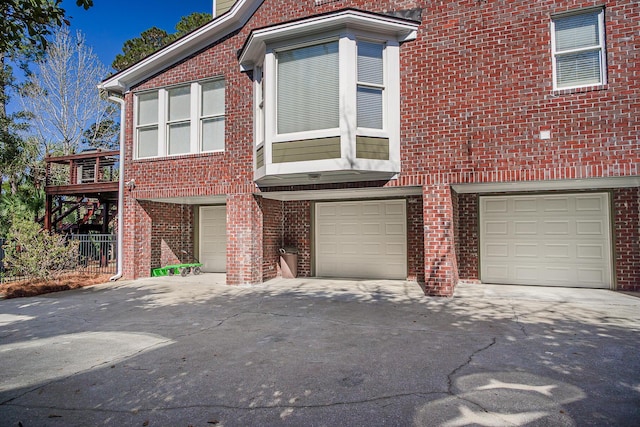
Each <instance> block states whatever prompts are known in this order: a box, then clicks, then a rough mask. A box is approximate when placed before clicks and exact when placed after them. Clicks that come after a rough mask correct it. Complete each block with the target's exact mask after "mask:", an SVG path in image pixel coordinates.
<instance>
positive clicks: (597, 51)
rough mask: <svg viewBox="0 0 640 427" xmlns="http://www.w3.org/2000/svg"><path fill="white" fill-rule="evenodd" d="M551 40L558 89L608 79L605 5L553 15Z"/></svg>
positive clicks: (597, 83) (592, 83)
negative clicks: (583, 10)
mask: <svg viewBox="0 0 640 427" xmlns="http://www.w3.org/2000/svg"><path fill="white" fill-rule="evenodd" d="M552 41H553V60H554V70H553V71H554V87H555V88H556V89H571V88H578V87H585V86H594V85H602V84H605V83H606V75H605V64H606V61H605V46H604V10H603V9H597V10H589V11H586V12H583V13H576V14H570V15H562V16H557V17H554V18H553V20H552Z"/></svg>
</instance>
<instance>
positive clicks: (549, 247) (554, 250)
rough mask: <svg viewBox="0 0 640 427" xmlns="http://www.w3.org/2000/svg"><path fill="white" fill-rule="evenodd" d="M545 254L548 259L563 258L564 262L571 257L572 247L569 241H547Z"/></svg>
mask: <svg viewBox="0 0 640 427" xmlns="http://www.w3.org/2000/svg"><path fill="white" fill-rule="evenodd" d="M544 249H545V250H544V254H543V256H544V257H545V258H547V259H549V258H553V259H557V258H561V259H562V261H563V262H565V261H566V260H567V259H569V258H571V254H570V252H571V247H570V245H569V244H568V243H545V245H544Z"/></svg>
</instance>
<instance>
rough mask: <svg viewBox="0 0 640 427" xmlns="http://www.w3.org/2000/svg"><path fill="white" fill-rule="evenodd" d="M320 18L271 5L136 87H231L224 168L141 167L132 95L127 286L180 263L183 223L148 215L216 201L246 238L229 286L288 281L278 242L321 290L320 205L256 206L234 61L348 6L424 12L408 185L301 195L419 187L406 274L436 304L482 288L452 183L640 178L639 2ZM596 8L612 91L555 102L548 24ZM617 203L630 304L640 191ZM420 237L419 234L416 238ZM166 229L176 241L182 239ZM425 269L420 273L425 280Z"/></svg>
mask: <svg viewBox="0 0 640 427" xmlns="http://www.w3.org/2000/svg"><path fill="white" fill-rule="evenodd" d="M320 3H321V4H317V3H316V1H315V0H303V1H298V0H278V1H276V0H266V1H265V2H264V3H263V5H262V6H261V7H260V8H259V9H258V10H257V11H256V12H255V14H254V15H253V16H252V17H251V18H250V20H249V22H248V23H247V25H246V26H245V27H244V28H242V29H240V30H239V31H238V32H237V33H235V34H232V35H230V36H229V37H227V38H225V39H223V40H220V41H218V42H216V43H215V44H213V45H212V46H210V47H209V48H206V49H204V50H202V51H200V52H198V53H196V54H194V55H192V56H191V57H189V58H186V59H185V60H183V61H181V62H180V63H178V64H176V65H174V66H171V67H170V68H168V69H167V70H164V71H162V72H159V73H158V74H156V75H155V76H153V77H151V78H149V79H148V80H146V81H144V82H142V83H141V84H139V85H137V86H136V87H134V88H133V91H140V90H145V89H153V88H159V87H163V86H166V85H170V84H178V83H183V82H190V81H195V80H202V79H207V78H213V77H224V79H225V82H226V105H227V108H226V122H225V127H226V148H225V151H224V152H222V153H213V154H211V153H210V154H202V155H185V156H177V157H172V158H169V159H147V160H138V161H134V160H133V157H132V152H133V130H134V127H133V94H132V93H128V94H127V95H126V97H125V99H126V102H127V109H126V123H125V127H126V140H125V144H126V146H125V158H124V161H125V165H126V173H125V180H127V181H128V180H131V179H134V180H135V182H136V187H135V188H134V189H132V190H131V191H126V192H125V195H124V196H125V204H126V212H125V257H127V258H126V260H125V277H139V276H144V275H145V274H147V275H148V269H149V268H150V266H151V265H152V264H154V263H156V262H161V261H163V260H164V259H165V258H164V257H167V258H166V259H169V258H170V255H169V254H171V253H172V251H173V247H172V244H171V243H168V241H167V242H165V246H163V243H162V242H163V240H162V238H160V237H158V236H159V235H160V234H162V233H164V231H163V232H162V233H161V232H160V231H159V230H160V229H162V230H164V228H163V227H165V228H166V227H169V228H170V226H169V225H168V224H169V222H171V221H170V220H171V218H173V219H174V220H175V219H176V218H177V216H176V215H177V214H176V212H175V211H167V212H166V214H167V215H168V217H167V218H164V219H163V218H160V217H159V216H158V215H164V213H163V212H165V211H164V210H162V209H161V210H159V211H156V210H155V209H156V208H153V209H151V210H150V211H149V209H150V205H148V204H146V203H145V202H142V201H141V202H140V203H138V202H136V200H143V199H160V198H171V197H192V196H217V195H227V203H228V213H227V219H228V225H227V227H228V228H227V229H228V233H229V234H228V235H229V236H233V239H230V242H229V251H228V260H227V262H228V266H229V268H228V270H229V271H228V272H227V277H228V282H229V283H230V284H238V283H249V282H260V281H262V280H265V279H267V278H270V277H273V275H274V269H275V270H276V273H275V274H277V261H276V265H274V257H275V253H274V250H276V249H277V248H276V246H279V245H276V243H277V233H278V232H282V233H283V234H284V239H285V244H291V245H295V246H297V247H298V248H299V249H300V250H301V253H300V261H299V265H298V268H299V274H300V275H303V276H308V275H311V273H312V271H311V237H310V236H311V203H310V202H282V203H281V202H274V201H265V200H262V201H260V200H259V199H260V197H259V196H254V195H253V194H254V193H260V191H262V190H261V189H258V188H256V186H255V184H254V182H253V170H252V169H253V167H252V165H253V158H252V156H253V135H252V129H253V108H252V99H253V98H252V83H251V78H250V74H247V73H242V72H240V69H239V65H238V60H237V52H238V50H239V49H241V48H242V46H243V44H244V42H245V41H246V39H247V37H248V36H249V34H250V31H251V30H252V29H256V28H264V27H267V26H269V25H274V24H279V23H282V22H286V21H289V20H295V19H300V18H303V17H306V16H310V15H315V14H321V13H326V12H329V11H333V10H339V9H343V8H345V7H352V8H356V9H361V10H367V11H371V12H378V13H386V12H393V11H402V10H409V9H420V10H421V16H422V20H421V25H420V28H419V31H418V36H417V39H416V40H414V41H410V42H407V43H403V44H402V46H401V47H400V63H401V68H402V69H401V73H400V75H401V83H402V84H401V128H400V136H401V165H402V172H401V174H399V176H398V177H397V179H393V180H391V181H389V182H371V183H347V184H336V185H330V186H319V187H315V186H307V187H299V188H297V189H304V188H306V189H313V188H354V187H363V186H369V187H382V186H387V187H389V186H420V187H422V188H423V197H422V198H421V201H420V202H421V203H417V202H414V201H412V200H409V202H408V205H407V206H408V213H410V218H409V227H408V231H409V234H408V242H409V248H410V249H409V254H408V268H409V275H410V276H413V275H414V274H415V276H416V277H418V278H419V280H421V281H422V280H424V281H425V283H426V287H427V289H428V290H429V292H430V293H433V294H440V295H451V292H452V290H453V285H454V284H455V282H456V281H457V279H458V275H459V277H460V278H461V279H464V280H477V277H478V271H477V269H478V267H477V266H478V251H477V246H478V237H477V231H476V230H475V225H474V224H475V223H476V222H477V207H476V208H475V210H474V209H473V206H474V204H475V199H474V197H473V196H471V195H466V194H464V195H463V194H460V195H456V194H455V193H452V192H451V191H450V190H448V189H447V188H448V187H449V185H450V184H457V183H479V182H513V181H551V180H561V179H575V178H582V179H584V178H602V177H618V176H637V175H640V170H639V169H640V166H639V165H640V149H638V148H639V147H638V129H639V128H638V117H640V102H638V96H637V93H638V91H639V90H640V88H639V87H638V80H637V73H638V64H639V63H640V49H637V45H636V39H637V24H636V23H637V22H638V21H640V8H638V7H637V2H635V1H633V0H624V1H595V0H589V1H586V0H543V1H531V0H528V1H524V0H517V1H512V2H507V3H504V2H501V3H500V5H499V7H498V3H497V2H494V1H488V2H479V1H476V0H468V1H450V2H431V1H429V2H427V1H395V2H393V1H360V0H358V1H341V0H339V1H332V2H320ZM591 6H605V7H606V10H605V27H606V39H607V61H608V84H607V85H605V86H602V87H596V88H591V89H584V90H570V91H553V88H552V75H551V73H552V71H551V53H550V34H549V20H550V15H551V14H554V13H560V12H565V11H569V10H576V9H580V8H584V7H591ZM541 130H549V131H550V133H551V138H550V139H546V140H542V139H540V131H541ZM286 189H296V187H287V188H286ZM615 194H616V198H615V200H614V202H615V203H616V206H620V207H622V206H624V209H623V211H624V212H627V213H626V214H625V219H624V220H617V222H616V227H615V234H616V235H615V241H616V253H617V259H616V265H617V266H618V269H617V272H618V276H619V277H618V279H617V282H618V286H619V287H624V288H625V289H629V288H632V287H633V286H636V287H637V283H638V275H639V274H640V273H638V270H639V267H638V255H637V254H638V250H637V234H638V231H637V230H638V228H639V219H638V216H637V215H634V213H633V212H637V209H636V211H633V208H629V206H633V205H634V203H635V204H636V205H637V197H638V191H637V189H629V190H616V192H615ZM634 197H635V201H634V200H632V199H633V198H634ZM278 203H280V208H278V206H277V205H278ZM420 204H422V206H421V207H420ZM143 206H144V207H143ZM416 211H420V212H421V214H420V215H418V216H416V215H415V212H416ZM474 215H475V216H474ZM283 217H284V219H285V221H289V220H291V221H292V224H290V225H289V226H288V227H287V228H286V229H284V230H280V229H279V228H278V225H277V220H278V218H283ZM418 218H421V219H420V221H422V223H421V224H418V223H416V221H419V220H418ZM305 221H306V222H305ZM156 222H159V224H160V225H157V224H156ZM263 226H264V227H265V228H263ZM418 227H419V228H420V229H421V230H422V233H414V232H413V231H412V230H417V228H418ZM169 228H167V233H169V234H171V233H172V232H174V231H170V230H169ZM634 230H635V231H634ZM154 233H156V234H155V236H156V237H154ZM158 233H160V234H158ZM236 233H237V234H236ZM474 233H476V234H474ZM634 233H635V234H634ZM420 237H422V241H420ZM634 238H636V240H635V242H634V240H633V239H634ZM159 239H160V240H159ZM170 240H171V239H170ZM157 245H159V246H160V247H159V248H157V247H156V246H157ZM417 247H419V248H420V249H415V248H417ZM454 249H455V250H454ZM420 251H422V253H421V252H420ZM418 258H420V262H419V263H420V265H421V267H419V268H416V267H415V266H416V264H417V263H418V261H417V259H418ZM276 259H277V258H276ZM145 272H146V273H145ZM634 282H635V283H634Z"/></svg>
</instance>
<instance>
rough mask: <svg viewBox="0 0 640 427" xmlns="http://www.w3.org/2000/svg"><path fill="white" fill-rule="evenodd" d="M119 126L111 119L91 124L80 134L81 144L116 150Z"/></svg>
mask: <svg viewBox="0 0 640 427" xmlns="http://www.w3.org/2000/svg"><path fill="white" fill-rule="evenodd" d="M119 135H120V124H119V123H117V122H116V121H115V120H113V119H112V118H107V119H105V120H102V121H101V122H95V123H93V124H92V125H91V126H90V127H89V128H88V129H87V130H85V131H84V132H83V134H82V144H83V145H84V146H87V147H93V148H102V149H105V150H117V149H118V146H119V142H120V141H119V138H118V136H119Z"/></svg>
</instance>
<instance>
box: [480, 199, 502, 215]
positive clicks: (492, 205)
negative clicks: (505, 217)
mask: <svg viewBox="0 0 640 427" xmlns="http://www.w3.org/2000/svg"><path fill="white" fill-rule="evenodd" d="M484 211H485V212H486V213H496V212H498V213H506V212H507V199H504V198H496V199H492V200H486V201H485V204H484Z"/></svg>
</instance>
